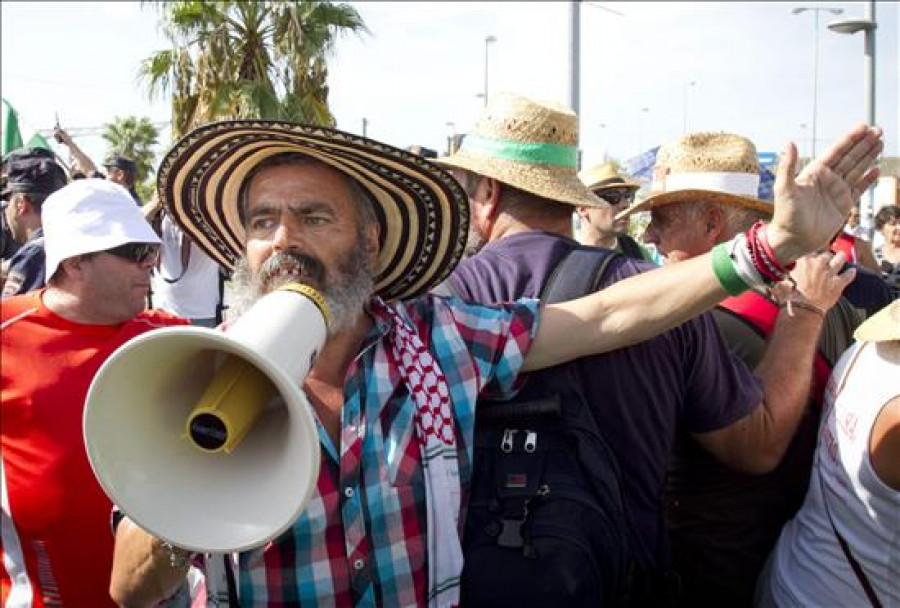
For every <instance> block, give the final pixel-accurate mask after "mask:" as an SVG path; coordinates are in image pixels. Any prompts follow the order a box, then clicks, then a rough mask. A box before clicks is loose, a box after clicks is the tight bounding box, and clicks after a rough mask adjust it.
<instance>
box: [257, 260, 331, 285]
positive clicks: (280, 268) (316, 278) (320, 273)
mask: <svg viewBox="0 0 900 608" xmlns="http://www.w3.org/2000/svg"><path fill="white" fill-rule="evenodd" d="M325 275H326V272H325V264H323V263H322V261H321V260H320V259H319V258H317V257H315V256H312V255H308V254H305V253H299V252H294V251H286V252H279V253H276V254H275V255H273V256H272V257H270V258H269V259H268V260H266V261H265V262H264V263H263V265H262V266H261V267H260V269H259V282H260V284H261V285H269V284H271V283H272V282H273V281H275V280H277V281H279V282H284V280H285V279H290V278H293V279H297V280H300V281H301V282H303V281H305V282H310V283H312V284H313V285H312V286H314V287H322V286H323V285H324V284H325Z"/></svg>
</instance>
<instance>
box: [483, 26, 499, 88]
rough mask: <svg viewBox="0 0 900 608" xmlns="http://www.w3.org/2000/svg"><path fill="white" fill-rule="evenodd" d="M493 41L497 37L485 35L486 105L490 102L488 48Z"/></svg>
mask: <svg viewBox="0 0 900 608" xmlns="http://www.w3.org/2000/svg"><path fill="white" fill-rule="evenodd" d="M492 42H497V37H496V36H494V35H487V36H485V37H484V105H487V103H488V49H489V48H490V46H491V43H492Z"/></svg>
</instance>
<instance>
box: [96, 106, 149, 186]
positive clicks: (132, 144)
mask: <svg viewBox="0 0 900 608" xmlns="http://www.w3.org/2000/svg"><path fill="white" fill-rule="evenodd" d="M103 139H105V140H106V141H107V142H108V143H109V148H110V154H121V155H122V156H127V157H128V158H130V159H132V160H133V161H134V162H135V164H136V165H137V175H136V177H135V182H138V183H139V182H143V181H144V180H146V179H147V178H148V177H149V176H150V175H151V174H152V173H153V171H154V165H155V160H156V154H155V152H154V151H153V147H154V146H155V145H156V144H157V143H159V131H158V130H157V128H156V126H155V125H154V124H153V123H152V122H150V119H149V118H147V117H142V118H138V117H136V116H126V117H125V118H119V117H118V116H116V117H115V119H114V120H113V121H112V122H110V123H107V124H105V125H103Z"/></svg>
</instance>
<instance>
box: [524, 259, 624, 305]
mask: <svg viewBox="0 0 900 608" xmlns="http://www.w3.org/2000/svg"><path fill="white" fill-rule="evenodd" d="M617 257H619V254H618V253H616V252H615V251H612V250H610V249H599V248H597V249H572V250H571V251H569V253H568V254H566V257H565V258H563V259H562V260H561V261H560V262H559V263H558V264H557V265H556V267H555V268H554V269H553V272H552V273H550V276H549V277H548V278H547V281H546V282H545V283H544V287H543V288H542V289H541V295H540V298H541V301H542V302H543V303H545V304H552V303H554V302H565V301H567V300H573V299H575V298H580V297H581V296H584V295H587V294H590V293H594V292H595V291H598V290H599V289H600V279H601V278H602V277H603V273H604V272H606V268H607V267H608V266H609V263H610V262H611V261H612V260H613V259H614V258H617Z"/></svg>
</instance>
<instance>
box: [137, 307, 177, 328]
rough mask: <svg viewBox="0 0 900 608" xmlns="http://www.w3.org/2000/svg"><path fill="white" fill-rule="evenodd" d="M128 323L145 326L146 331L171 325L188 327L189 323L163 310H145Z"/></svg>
mask: <svg viewBox="0 0 900 608" xmlns="http://www.w3.org/2000/svg"><path fill="white" fill-rule="evenodd" d="M130 323H133V324H136V325H137V326H145V327H147V329H155V328H158V327H170V326H172V325H189V324H190V321H189V320H188V319H185V318H183V317H179V316H177V315H173V314H171V313H168V312H166V311H164V310H145V311H143V312H142V313H141V314H139V315H138V316H137V317H135V318H134V319H132V320H131V321H130Z"/></svg>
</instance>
